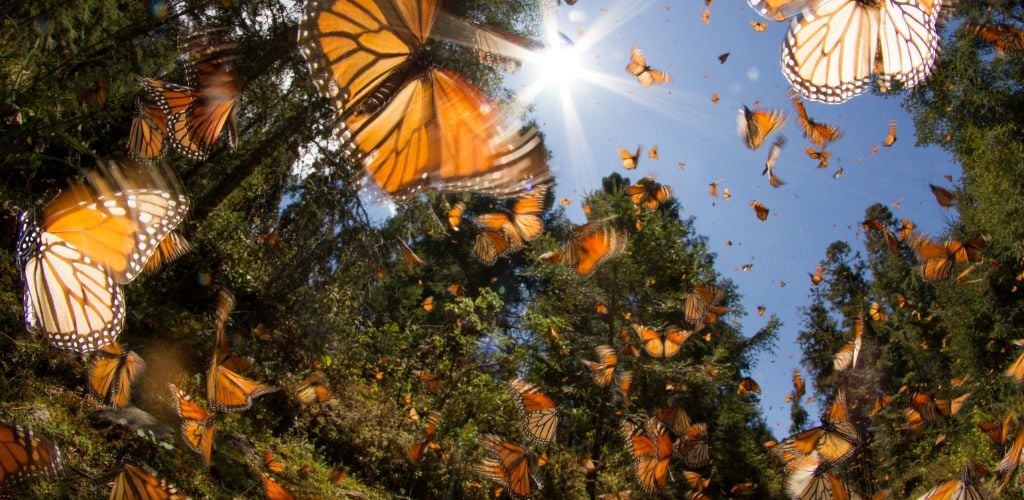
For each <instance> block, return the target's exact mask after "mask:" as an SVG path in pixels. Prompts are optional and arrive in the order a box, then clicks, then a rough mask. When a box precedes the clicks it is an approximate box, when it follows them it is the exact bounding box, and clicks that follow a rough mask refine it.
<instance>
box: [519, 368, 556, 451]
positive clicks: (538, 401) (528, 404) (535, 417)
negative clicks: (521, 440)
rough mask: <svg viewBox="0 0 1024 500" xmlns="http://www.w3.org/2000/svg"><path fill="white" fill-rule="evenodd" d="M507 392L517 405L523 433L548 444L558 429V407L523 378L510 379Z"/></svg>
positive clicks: (537, 441)
mask: <svg viewBox="0 0 1024 500" xmlns="http://www.w3.org/2000/svg"><path fill="white" fill-rule="evenodd" d="M508 388H509V392H510V393H511V394H512V399H514V400H515V402H516V406H518V407H519V413H520V418H521V420H520V423H521V426H522V428H523V433H524V434H525V435H526V436H528V437H529V438H530V439H531V440H532V441H534V442H536V443H538V444H542V445H544V444H549V443H551V442H552V441H554V440H555V433H556V432H557V431H558V407H557V406H556V405H555V402H554V400H552V399H551V398H550V397H549V396H548V395H546V394H544V393H542V392H540V390H539V389H538V388H537V387H536V386H535V385H533V384H531V383H529V382H526V381H525V380H523V379H520V378H516V379H512V380H511V381H509V383H508Z"/></svg>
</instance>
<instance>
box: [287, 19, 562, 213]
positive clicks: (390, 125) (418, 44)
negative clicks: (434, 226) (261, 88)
mask: <svg viewBox="0 0 1024 500" xmlns="http://www.w3.org/2000/svg"><path fill="white" fill-rule="evenodd" d="M437 10H438V2H436V1H433V0H415V1H414V0H376V1H364V0H316V1H312V2H308V3H307V4H306V7H305V11H304V14H303V17H302V20H301V21H300V23H299V46H300V48H301V50H302V53H303V55H304V56H305V58H306V61H307V62H308V63H309V68H310V72H311V73H312V75H313V79H314V82H315V83H316V85H317V87H318V89H319V90H320V93H321V94H323V95H324V96H326V97H327V98H328V99H329V100H330V101H331V103H332V105H333V106H334V107H335V109H336V110H337V111H338V112H339V113H341V115H342V120H343V122H344V125H345V130H344V131H343V133H342V139H343V140H344V141H345V142H347V143H348V144H347V146H348V148H349V150H350V152H351V153H354V154H355V155H356V157H358V158H359V159H360V161H361V162H362V164H363V167H364V169H365V174H366V177H367V178H368V179H369V180H370V181H371V182H372V183H373V184H374V185H376V187H377V188H379V189H380V190H382V191H384V192H385V193H386V194H387V195H389V196H391V197H394V198H397V199H405V198H408V197H410V196H413V195H415V194H416V193H418V192H420V191H422V190H423V189H426V188H437V189H441V190H444V191H468V192H477V193H481V194H487V195H490V196H495V197H501V198H505V197H512V196H518V195H520V194H522V193H524V192H526V191H528V190H529V189H530V188H532V187H536V186H539V185H545V184H548V183H550V182H551V180H552V177H551V172H550V170H549V169H548V166H547V163H546V159H545V157H544V148H543V146H542V145H541V138H540V136H539V135H538V133H537V131H536V130H535V129H529V130H527V131H526V132H522V133H521V132H520V127H519V126H518V125H517V124H516V123H514V121H513V120H510V119H509V118H508V117H507V116H506V115H505V113H503V112H502V111H501V110H500V108H499V107H498V106H497V105H496V104H495V103H493V102H491V101H490V100H489V99H487V98H486V97H485V96H484V95H483V93H482V92H480V90H479V89H477V88H476V87H474V86H473V85H471V84H470V83H469V82H467V81H466V80H465V79H463V78H462V77H461V76H459V75H458V74H456V73H454V72H452V71H449V70H446V69H440V68H433V67H424V66H421V65H418V63H416V62H415V61H414V59H415V57H414V56H415V54H416V53H417V52H418V51H419V49H421V48H422V46H423V45H424V44H426V42H427V39H428V37H429V36H430V34H431V31H432V30H433V29H434V27H435V25H436V24H438V23H444V22H446V21H445V20H444V19H439V18H438V16H436V14H437Z"/></svg>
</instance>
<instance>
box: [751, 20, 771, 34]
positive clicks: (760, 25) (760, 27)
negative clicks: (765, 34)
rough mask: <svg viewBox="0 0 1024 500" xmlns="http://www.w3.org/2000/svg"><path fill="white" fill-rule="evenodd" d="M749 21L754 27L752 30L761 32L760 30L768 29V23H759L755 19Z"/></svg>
mask: <svg viewBox="0 0 1024 500" xmlns="http://www.w3.org/2000/svg"><path fill="white" fill-rule="evenodd" d="M749 22H750V26H751V27H752V28H754V31H757V32H762V31H764V30H766V29H768V23H760V22H757V21H749Z"/></svg>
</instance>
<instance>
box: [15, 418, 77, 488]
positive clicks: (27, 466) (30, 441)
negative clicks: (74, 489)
mask: <svg viewBox="0 0 1024 500" xmlns="http://www.w3.org/2000/svg"><path fill="white" fill-rule="evenodd" d="M63 470H64V459H63V458H62V457H61V454H60V450H59V449H58V448H57V445H55V444H54V443H53V442H52V441H50V440H48V439H44V438H41V437H37V436H35V435H33V434H32V431H30V430H28V429H23V428H21V427H19V426H17V425H13V424H9V423H7V422H3V421H0V486H2V485H4V484H10V483H13V482H15V481H19V480H21V479H24V478H26V477H30V476H34V475H36V474H47V475H54V476H55V475H57V474H60V473H61V471H63Z"/></svg>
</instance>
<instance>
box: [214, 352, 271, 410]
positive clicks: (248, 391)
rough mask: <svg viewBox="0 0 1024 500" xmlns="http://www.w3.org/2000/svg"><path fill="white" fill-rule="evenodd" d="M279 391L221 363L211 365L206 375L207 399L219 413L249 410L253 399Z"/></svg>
mask: <svg viewBox="0 0 1024 500" xmlns="http://www.w3.org/2000/svg"><path fill="white" fill-rule="evenodd" d="M215 356H216V354H215ZM215 361H216V360H215ZM277 390H279V388H278V387H274V386H271V385H267V384H264V383H261V382H257V381H255V380H252V379H249V378H246V377H243V376H241V375H239V374H238V373H236V372H235V371H234V370H231V369H229V368H228V367H226V366H224V365H222V364H220V363H219V362H214V363H211V365H210V371H209V372H208V373H207V375H206V397H207V399H208V400H209V401H210V405H211V406H213V407H214V408H215V409H217V410H218V411H223V412H237V411H245V410H248V409H249V408H250V407H251V406H252V400H253V399H255V398H258V397H260V396H262V395H264V394H267V393H270V392H274V391H277Z"/></svg>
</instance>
